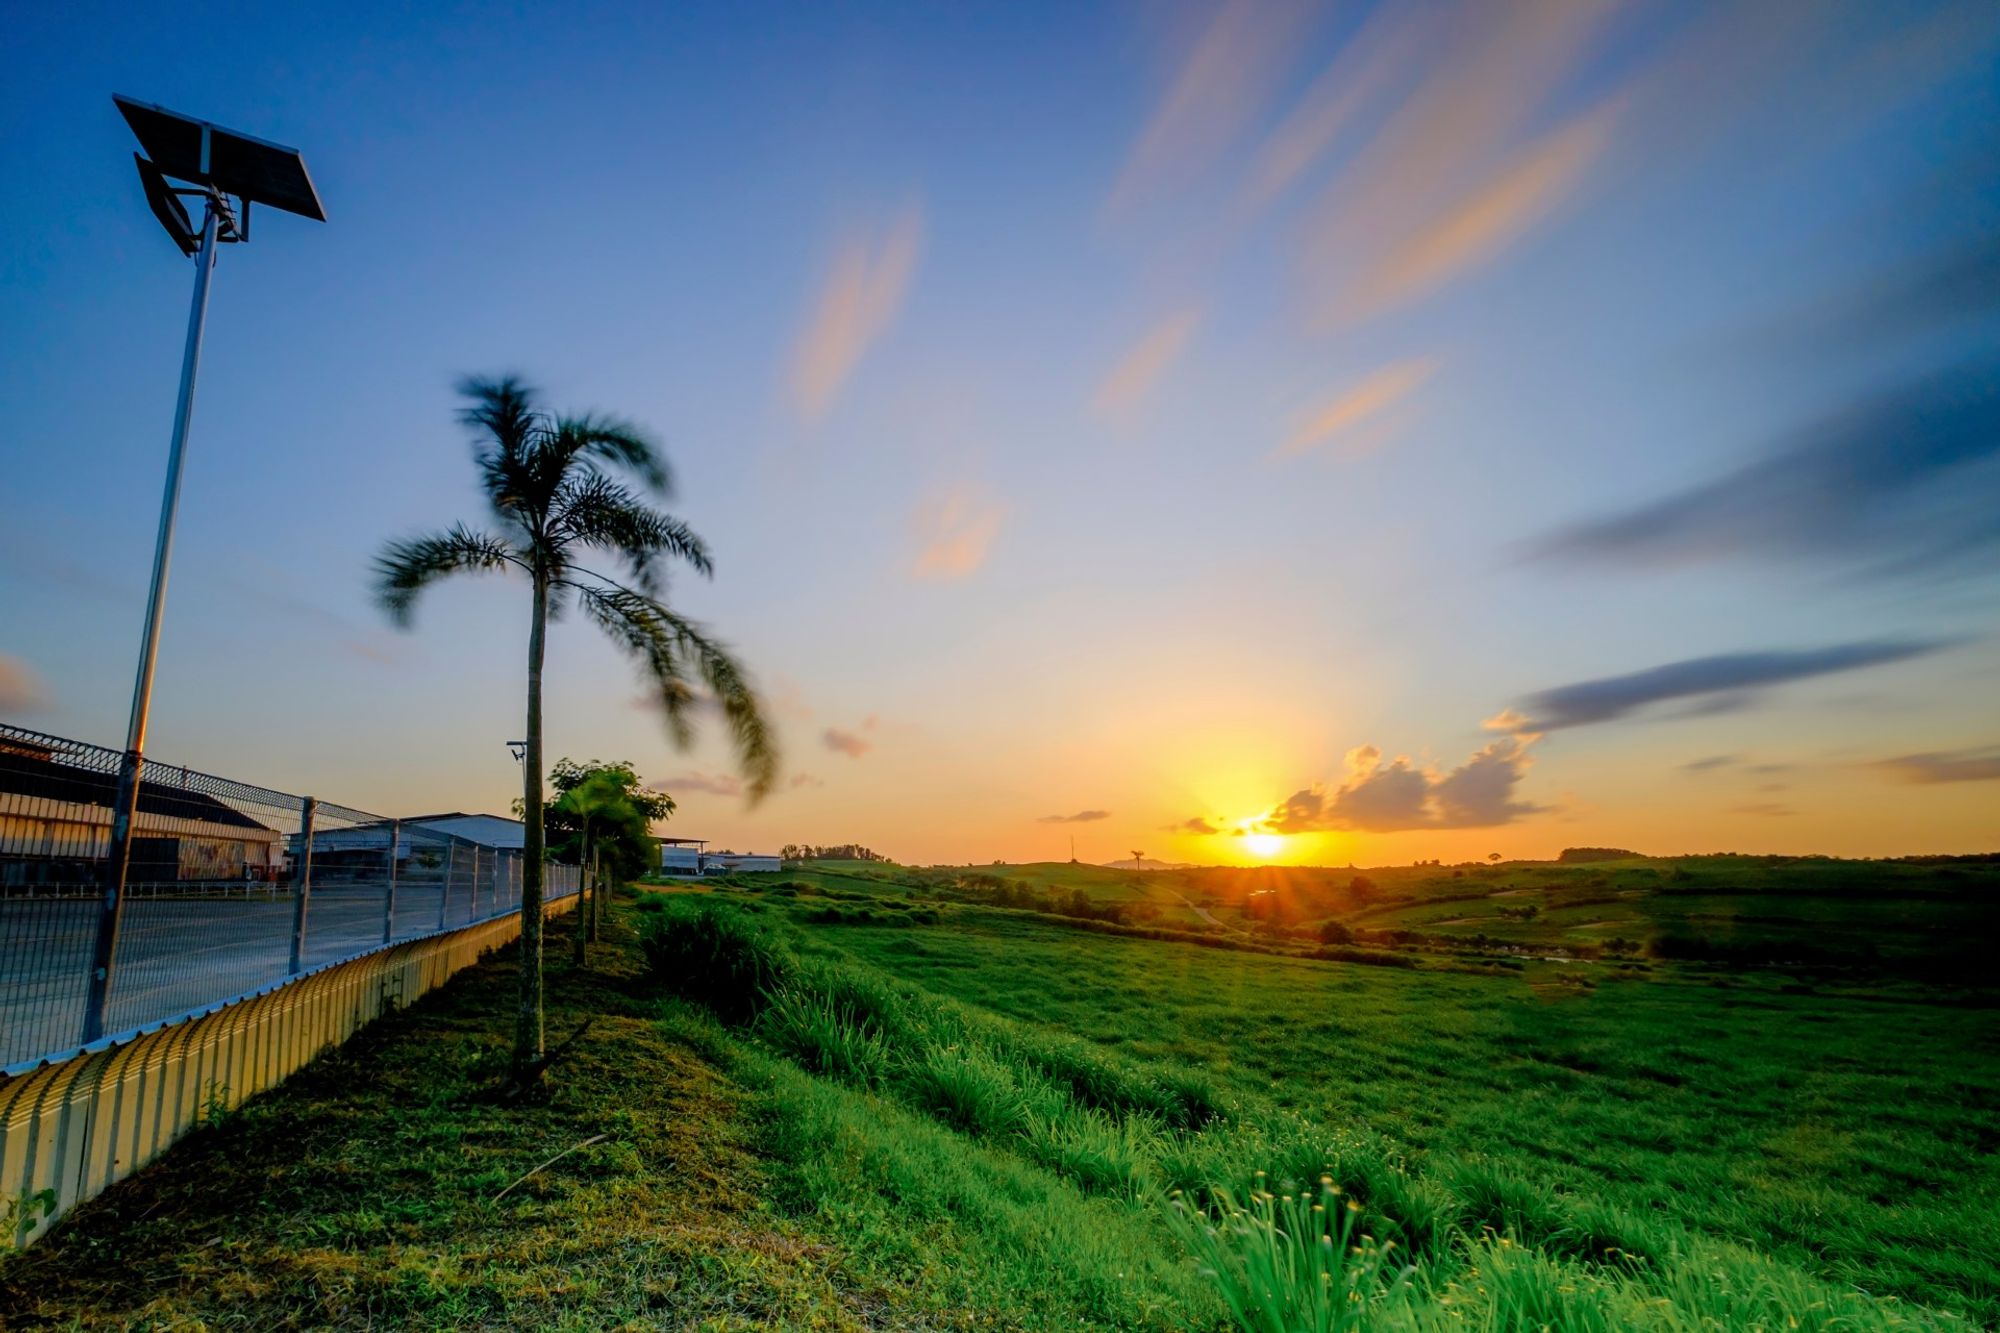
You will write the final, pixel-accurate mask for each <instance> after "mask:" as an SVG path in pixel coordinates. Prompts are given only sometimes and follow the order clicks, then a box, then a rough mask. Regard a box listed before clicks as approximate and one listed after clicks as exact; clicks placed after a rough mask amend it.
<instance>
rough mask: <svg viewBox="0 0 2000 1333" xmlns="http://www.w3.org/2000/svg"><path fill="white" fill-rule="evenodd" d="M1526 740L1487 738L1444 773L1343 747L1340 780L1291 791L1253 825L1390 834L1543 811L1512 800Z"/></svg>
mask: <svg viewBox="0 0 2000 1333" xmlns="http://www.w3.org/2000/svg"><path fill="white" fill-rule="evenodd" d="M1528 744H1529V743H1528V742H1527V741H1525V740H1523V739H1521V738H1520V737H1516V736H1509V737H1505V738H1503V739H1501V740H1496V741H1493V742H1492V743H1490V744H1488V745H1487V746H1485V747H1484V748H1483V749H1481V750H1479V751H1477V752H1475V753H1474V754H1473V755H1472V757H1471V758H1469V759H1467V760H1466V761H1465V762H1464V763H1462V764H1460V765H1459V766H1458V767H1457V768H1454V769H1451V770H1450V771H1449V772H1446V771H1443V770H1440V769H1437V768H1435V767H1430V766H1426V765H1420V764H1418V763H1416V762H1414V761H1412V760H1411V759H1409V758H1408V757H1407V756H1401V755H1399V756H1397V757H1396V758H1395V759H1392V760H1388V761H1387V762H1384V760H1383V757H1382V752H1381V751H1380V750H1379V749H1377V748H1376V747H1375V746H1372V745H1364V746H1361V747H1359V748H1357V749H1354V750H1350V751H1349V752H1348V755H1347V776H1346V778H1345V780H1344V781H1342V782H1340V783H1338V784H1336V785H1333V786H1331V787H1329V786H1328V785H1327V784H1323V783H1316V784H1314V785H1313V786H1310V787H1307V788H1305V789H1303V790H1301V791H1297V792H1294V793H1292V795H1291V796H1289V797H1287V798H1286V799H1285V800H1284V801H1283V802H1281V803H1280V804H1279V805H1278V806H1277V807H1276V808H1275V809H1273V810H1272V811H1271V812H1270V813H1269V814H1267V815H1265V816H1264V818H1263V819H1262V820H1261V821H1260V822H1259V827H1260V828H1261V829H1264V830H1268V831H1269V832H1272V833H1309V832H1317V831H1321V830H1328V829H1359V830H1364V831H1367V832H1372V833H1395V832H1400V831H1405V830H1411V829H1450V828H1495V827H1498V826H1499V825H1502V824H1511V823H1513V822H1515V821H1516V820H1518V819H1521V818H1522V817H1524V816H1527V815H1531V814H1537V813H1540V812H1541V811H1542V810H1543V809H1545V807H1543V806H1539V805H1535V804H1532V803H1530V802H1527V801H1523V800H1519V799H1517V797H1516V789H1517V788H1518V787H1519V786H1520V784H1521V780H1522V778H1523V777H1524V776H1525V774H1526V772H1527V769H1528V765H1529V762H1530V760H1529V756H1528Z"/></svg>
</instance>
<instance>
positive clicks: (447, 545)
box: [375, 523, 521, 625]
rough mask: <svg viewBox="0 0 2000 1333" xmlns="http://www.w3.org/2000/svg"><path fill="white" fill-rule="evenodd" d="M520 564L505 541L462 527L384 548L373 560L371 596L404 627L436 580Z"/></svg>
mask: <svg viewBox="0 0 2000 1333" xmlns="http://www.w3.org/2000/svg"><path fill="white" fill-rule="evenodd" d="M520 564H521V560H520V557H519V556H517V555H516V554H515V553H514V550H513V548H511V547H510V546H508V545H507V543H505V542H504V541H501V540H500V539H499V538H498V537H495V536H493V535H492V534H490V533H485V532H478V531H475V530H474V529H472V528H468V527H466V526H465V525H464V524H463V523H461V524H459V525H458V526H456V527H454V528H452V529H451V530H450V531H449V532H441V533H433V534H431V535H429V536H425V537H413V538H411V539H409V540H408V541H399V542H390V543H389V544H388V545H387V546H386V547H384V548H383V549H382V554H381V555H380V556H379V557H377V558H376V561H375V598H376V600H377V601H378V602H380V603H381V604H382V609H383V610H385V611H387V612H388V613H389V616H390V618H391V619H392V620H394V621H395V622H396V623H397V624H398V625H408V624H409V623H410V616H411V613H412V612H413V611H414V610H415V609H416V604H417V594H418V593H420V592H422V591H423V590H424V589H425V588H427V587H429V586H430V585H431V584H433V583H436V582H437V581H438V580H439V579H443V578H448V577H449V576H451V575H453V574H462V573H475V572H487V571H491V570H495V569H504V568H506V567H507V566H509V565H514V566H520Z"/></svg>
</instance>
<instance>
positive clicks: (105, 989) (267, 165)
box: [83, 97, 326, 1042]
mask: <svg viewBox="0 0 2000 1333" xmlns="http://www.w3.org/2000/svg"><path fill="white" fill-rule="evenodd" d="M112 100H113V101H114V102H115V103H116V104H117V106H118V110H119V112H120V114H122V115H123V116H124V117H125V121H126V123H127V124H128V125H130V126H131V127H132V131H133V133H134V134H136V135H137V136H138V138H139V144H140V146H141V147H142V148H144V149H145V150H146V151H147V152H148V153H150V154H152V156H151V158H150V160H149V159H148V158H145V157H139V158H138V159H137V161H138V164H139V179H140V182H141V184H142V185H143V186H144V187H145V191H146V201H147V203H148V204H149V205H150V206H151V208H152V210H153V215H154V216H155V217H157V218H158V219H159V220H160V225H162V226H163V227H165V228H166V229H167V234H168V235H169V236H170V237H172V238H173V241H174V244H175V245H177V246H179V247H180V248H181V251H182V253H184V254H192V255H193V256H194V259H195V271H194V300H193V303H192V305H191V306H190V308H189V310H188V330H187V343H186V345H185V347H184V348H183V350H182V353H181V387H180V396H179V398H178V400H177V401H176V403H175V406H174V435H173V442H172V444H171V445H169V447H168V450H167V485H166V492H165V494H164V496H163V497H162V498H161V501H160V532H159V537H158V539H157V540H156V541H155V542H154V545H153V578H152V587H151V591H150V592H149V593H148V595H147V599H146V630H145V633H144V635H143V636H142V637H141V638H140V641H139V673H138V678H137V679H136V680H135V681H134V682H133V685H132V717H131V721H130V723H129V724H128V725H127V727H126V730H125V755H124V759H123V761H122V762H121V763H120V764H119V767H118V794H117V796H116V798H115V804H114V805H113V806H112V813H111V845H110V848H109V857H108V859H107V860H106V863H105V867H104V903H103V910H102V911H101V912H100V913H99V916H98V923H97V938H96V941H95V943H94V945H93V947H92V950H91V968H90V994H89V997H88V1000H87V1003H86V1006H85V1009H84V1020H83V1039H84V1040H85V1041H86V1042H89V1041H95V1040H97V1039H98V1038H99V1037H102V1036H103V1035H104V1028H105V1013H106V1011H107V1010H108V1009H109V1007H110V999H111V983H112V977H113V974H114V973H115V971H116V968H117V963H118V933H119V929H120V927H121V926H122V924H123V922H124V916H125V887H126V880H127V877H128V875H129V874H130V871H131V864H132V830H133V825H134V823H135V822H136V820H137V816H138V810H139V780H140V774H141V771H142V770H143V769H144V767H145V749H146V723H147V720H148V717H149V714H150V713H151V711H152V705H153V667H154V664H155V662H156V661H157V660H158V657H159V651H160V621H161V613H162V612H163V610H164V609H165V606H166V600H167V568H168V565H169V563H170V561H171V560H172V557H173V550H174V512H175V510H176V509H177V508H178V507H179V505H180V496H181V463H182V459H183V458H184V457H185V455H186V453H187V439H188V427H189V425H190V424H191V423H192V422H193V420H194V385H195V373H196V371H197V370H198V369H199V368H200V365H201V339H202V333H203V330H204V328H205V327H206V325H207V322H208V285H209V279H210V278H211V277H213V276H214V273H215V248H216V246H217V244H218V243H220V242H222V241H246V240H248V239H249V238H250V206H251V205H252V204H253V203H262V204H266V205H269V206H271V207H273V208H279V209H282V210H284V211H285V212H288V213H297V214H299V215H300V216H302V217H309V218H312V219H314V220H316V221H320V222H324V221H325V220H326V214H325V212H324V210H322V209H321V207H320V202H319V195H318V193H317V192H316V191H315V190H314V189H313V184H312V178H311V177H310V176H309V175H307V173H306V168H305V162H304V160H303V159H301V158H300V157H299V155H298V153H297V152H296V151H294V150H293V149H290V148H281V147H279V146H278V145H276V144H271V143H266V142H265V141H263V140H261V139H253V138H251V137H250V136H249V135H246V134H238V133H236V132H235V131H232V130H225V129H222V128H221V127H219V126H215V125H211V124H209V123H208V122H207V121H200V120H195V119H193V118H192V117H189V116H183V115H180V114H178V113H177V112H173V111H168V110H166V109H165V108H163V107H157V106H150V105H148V104H146V103H144V102H135V101H132V100H131V99H130V98H125V97H115V98H113V99H112ZM168 178H172V179H174V180H178V181H185V182H187V184H186V186H184V187H175V186H171V185H169V184H168V183H167V181H168ZM230 195H235V196H236V197H237V199H238V200H239V201H240V208H241V211H240V213H239V212H237V211H235V210H232V209H231V207H230V205H229V198H228V197H229V196H230ZM184 196H193V197H198V198H199V199H200V200H201V203H202V220H201V229H200V231H199V233H198V234H197V233H196V232H195V230H194V228H193V227H192V225H191V224H190V221H189V218H188V215H187V210H186V208H185V206H184V205H183V204H182V202H181V200H182V198H183V197H184ZM310 836H311V835H310V831H308V833H307V837H308V839H310Z"/></svg>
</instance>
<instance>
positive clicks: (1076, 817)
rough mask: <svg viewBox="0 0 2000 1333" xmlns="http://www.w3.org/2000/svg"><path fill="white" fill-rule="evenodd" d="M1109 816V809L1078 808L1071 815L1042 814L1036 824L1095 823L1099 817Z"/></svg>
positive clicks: (1105, 817)
mask: <svg viewBox="0 0 2000 1333" xmlns="http://www.w3.org/2000/svg"><path fill="white" fill-rule="evenodd" d="M1109 818H1111V812H1110V811H1109V810H1079V811H1077V812H1076V813H1075V814H1073V815H1043V816H1042V817H1041V818H1040V819H1037V820H1036V821H1035V822H1036V823H1037V824H1095V823H1096V822H1097V821H1098V820H1100V819H1109Z"/></svg>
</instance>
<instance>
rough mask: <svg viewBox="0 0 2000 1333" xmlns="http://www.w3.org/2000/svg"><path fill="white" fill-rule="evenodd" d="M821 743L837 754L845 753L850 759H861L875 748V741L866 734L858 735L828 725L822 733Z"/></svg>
mask: <svg viewBox="0 0 2000 1333" xmlns="http://www.w3.org/2000/svg"><path fill="white" fill-rule="evenodd" d="M820 743H821V744H823V745H825V746H826V748H827V749H829V750H832V751H833V752H834V753H835V754H844V755H846V756H847V757H848V758H849V759H859V758H860V757H861V756H862V755H864V754H867V753H868V752H869V751H870V750H872V749H874V748H875V742H873V741H871V740H869V739H868V738H867V737H866V736H857V735H855V734H854V733H853V732H851V731H842V730H841V729H840V728H839V727H828V728H827V729H826V731H825V732H823V733H822V734H821V735H820Z"/></svg>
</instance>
